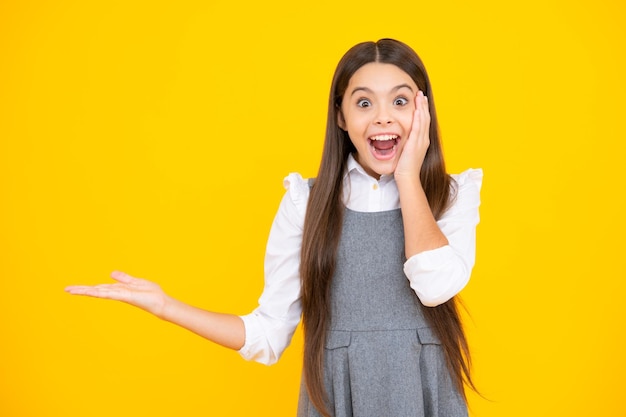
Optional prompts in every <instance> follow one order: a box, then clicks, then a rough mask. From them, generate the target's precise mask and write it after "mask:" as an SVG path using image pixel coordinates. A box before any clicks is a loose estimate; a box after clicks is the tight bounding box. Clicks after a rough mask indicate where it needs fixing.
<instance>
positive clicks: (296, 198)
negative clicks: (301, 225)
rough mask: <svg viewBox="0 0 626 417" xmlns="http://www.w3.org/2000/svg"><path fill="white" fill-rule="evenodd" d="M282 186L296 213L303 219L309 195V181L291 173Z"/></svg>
mask: <svg viewBox="0 0 626 417" xmlns="http://www.w3.org/2000/svg"><path fill="white" fill-rule="evenodd" d="M283 186H284V187H285V189H286V190H287V195H288V196H289V198H290V200H291V201H292V202H293V204H294V205H295V206H296V208H297V210H298V212H299V213H300V214H301V215H302V217H304V213H305V212H306V206H307V203H308V201H309V194H310V193H311V188H310V187H309V180H308V179H304V178H302V175H300V174H298V173H291V174H289V175H287V176H286V177H285V179H284V180H283Z"/></svg>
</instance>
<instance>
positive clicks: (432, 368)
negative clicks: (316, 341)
mask: <svg viewBox="0 0 626 417" xmlns="http://www.w3.org/2000/svg"><path fill="white" fill-rule="evenodd" d="M405 261H406V258H405V255H404V229H403V225H402V214H401V212H400V210H399V209H398V210H391V211H384V212H374V213H363V212H356V211H352V210H350V209H347V208H346V209H345V213H344V222H343V230H342V234H341V240H340V242H339V248H338V253H337V266H336V271H335V276H334V277H333V281H332V284H331V318H330V323H329V324H330V325H329V329H330V330H329V332H328V335H327V339H326V349H325V350H324V376H325V388H326V393H327V395H328V398H329V407H328V409H329V411H330V412H331V414H332V415H333V416H334V417H352V416H354V417H466V416H467V415H468V413H467V407H466V405H465V402H464V401H463V398H462V396H461V395H460V394H459V392H458V391H457V389H456V387H455V386H454V384H453V383H452V380H451V378H450V374H449V371H448V368H447V367H446V363H445V358H444V353H443V349H442V347H441V344H440V342H439V340H438V339H437V336H436V335H435V333H434V332H433V330H431V329H430V328H429V326H428V323H427V322H426V320H425V318H424V315H423V313H422V306H421V304H420V302H419V299H418V298H417V296H416V295H415V292H414V291H413V290H412V289H411V287H410V286H409V282H408V280H407V278H406V276H405V275H404V272H403V265H404V262H405ZM319 416H320V414H319V413H318V412H317V410H316V409H315V408H314V407H313V405H312V404H311V403H310V401H309V398H308V395H307V392H306V388H305V387H304V383H303V384H302V386H301V388H300V399H299V403H298V417H319Z"/></svg>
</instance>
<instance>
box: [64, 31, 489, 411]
mask: <svg viewBox="0 0 626 417" xmlns="http://www.w3.org/2000/svg"><path fill="white" fill-rule="evenodd" d="M481 180H482V171H480V170H467V171H465V172H464V173H462V174H460V175H456V176H449V175H448V174H447V173H446V170H445V166H444V161H443V156H442V150H441V144H440V140H439V131H438V126H437V117H436V113H435V106H434V101H433V94H432V89H431V86H430V81H429V80H428V76H427V74H426V70H425V68H424V65H423V64H422V62H421V60H420V59H419V57H418V56H417V55H416V54H415V52H414V51H413V50H412V49H411V48H409V47H408V46H407V45H405V44H403V43H401V42H398V41H395V40H392V39H382V40H379V41H378V42H365V43H361V44H358V45H356V46H354V47H353V48H351V49H350V50H349V51H348V52H347V53H346V54H345V55H344V57H343V58H342V59H341V61H340V62H339V65H338V66H337V69H336V71H335V75H334V78H333V81H332V86H331V93H330V101H329V106H328V120H327V129H326V140H325V143H324V150H323V155H322V161H321V165H320V168H319V172H318V176H317V178H316V179H315V180H314V181H312V180H311V181H306V180H304V179H303V178H302V177H301V176H300V175H298V174H290V175H289V176H288V177H287V178H286V180H285V184H286V188H287V193H286V194H285V196H284V198H283V200H282V201H281V204H280V207H279V209H278V213H277V215H276V218H275V219H274V223H273V225H272V228H271V231H270V235H269V239H268V244H267V252H266V258H265V288H264V291H263V294H262V295H261V298H260V299H259V306H258V307H257V308H256V309H255V310H254V311H253V312H252V313H251V314H249V315H247V316H242V317H238V316H234V315H228V314H219V313H214V312H209V311H205V310H201V309H198V308H195V307H192V306H189V305H187V304H184V303H182V302H180V301H178V300H175V299H173V298H171V297H169V296H168V295H166V294H165V293H164V292H163V291H162V290H161V289H160V288H159V286H158V285H156V284H154V283H151V282H149V281H146V280H142V279H138V278H133V277H131V276H129V275H126V274H124V273H121V272H114V273H113V274H112V277H113V278H114V279H115V280H116V281H117V283H115V284H105V285H97V286H93V287H90V286H72V287H68V288H67V291H68V292H69V293H71V294H80V295H88V296H93V297H99V298H110V299H115V300H120V301H124V302H127V303H129V304H132V305H134V306H137V307H139V308H142V309H144V310H146V311H148V312H150V313H152V314H155V315H156V316H158V317H160V318H162V319H164V320H168V321H171V322H173V323H175V324H178V325H181V326H183V327H185V328H187V329H189V330H191V331H193V332H195V333H197V334H199V335H200V336H203V337H205V338H207V339H209V340H211V341H213V342H216V343H219V344H221V345H223V346H226V347H229V348H232V349H235V350H238V351H239V353H240V354H241V355H242V356H243V357H244V358H247V359H252V360H256V361H258V362H262V363H266V364H271V363H274V362H276V361H277V360H278V358H279V357H280V355H281V353H282V352H283V350H284V349H285V348H286V347H287V345H288V344H289V342H290V340H291V337H292V335H293V333H294V330H295V328H296V326H297V325H298V323H299V321H300V318H301V317H302V322H303V328H304V337H305V348H304V371H303V384H302V389H301V395H300V400H299V405H298V416H331V415H332V416H336V417H346V416H353V415H354V416H359V417H360V416H377V417H379V416H446V417H456V416H467V406H466V401H465V395H464V389H463V388H464V387H463V385H464V383H467V384H468V385H469V386H470V387H471V388H473V387H474V386H473V383H472V380H471V377H470V372H469V352H468V346H467V342H466V339H465V335H464V333H463V329H462V327H461V322H460V319H459V315H458V312H457V308H456V304H455V295H456V294H457V293H458V292H459V291H460V290H461V289H462V288H463V287H464V286H465V284H466V283H467V281H468V280H469V276H470V272H471V269H472V267H473V265H474V257H475V229H476V225H477V224H478V220H479V217H478V206H479V204H480V198H479V191H480V186H481Z"/></svg>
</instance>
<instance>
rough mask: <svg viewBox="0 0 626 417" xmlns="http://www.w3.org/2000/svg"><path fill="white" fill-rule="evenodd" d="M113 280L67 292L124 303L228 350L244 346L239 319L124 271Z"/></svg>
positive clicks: (113, 274)
mask: <svg viewBox="0 0 626 417" xmlns="http://www.w3.org/2000/svg"><path fill="white" fill-rule="evenodd" d="M111 277H112V278H113V279H114V280H115V281H117V282H116V283H113V284H101V285H95V286H86V285H74V286H69V287H67V288H66V289H65V291H67V292H68V293H70V294H74V295H85V296H89V297H96V298H105V299H110V300H117V301H122V302H125V303H128V304H130V305H133V306H135V307H138V308H140V309H142V310H145V311H147V312H149V313H151V314H154V315H155V316H157V317H159V318H160V319H162V320H166V321H169V322H171V323H174V324H177V325H179V326H181V327H183V328H185V329H187V330H190V331H192V332H194V333H196V334H198V335H200V336H202V337H204V338H205V339H208V340H210V341H212V342H214V343H217V344H219V345H222V346H225V347H227V348H230V349H234V350H239V349H241V347H242V346H243V344H244V342H245V328H244V324H243V321H242V320H241V318H239V317H238V316H235V315H232V314H222V313H214V312H211V311H207V310H203V309H200V308H197V307H193V306H190V305H188V304H185V303H183V302H181V301H179V300H176V299H174V298H172V297H170V296H168V295H167V294H165V292H163V290H162V289H161V287H159V286H158V285H157V284H155V283H153V282H150V281H147V280H145V279H140V278H134V277H132V276H130V275H128V274H125V273H123V272H117V271H116V272H113V273H112V274H111Z"/></svg>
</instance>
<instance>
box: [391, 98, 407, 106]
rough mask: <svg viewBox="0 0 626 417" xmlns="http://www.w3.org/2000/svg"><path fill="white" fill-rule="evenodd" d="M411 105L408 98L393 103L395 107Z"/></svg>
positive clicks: (398, 99)
mask: <svg viewBox="0 0 626 417" xmlns="http://www.w3.org/2000/svg"><path fill="white" fill-rule="evenodd" d="M407 104H409V100H408V99H407V98H406V97H398V98H397V99H395V100H394V101H393V105H394V106H406V105H407Z"/></svg>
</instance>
